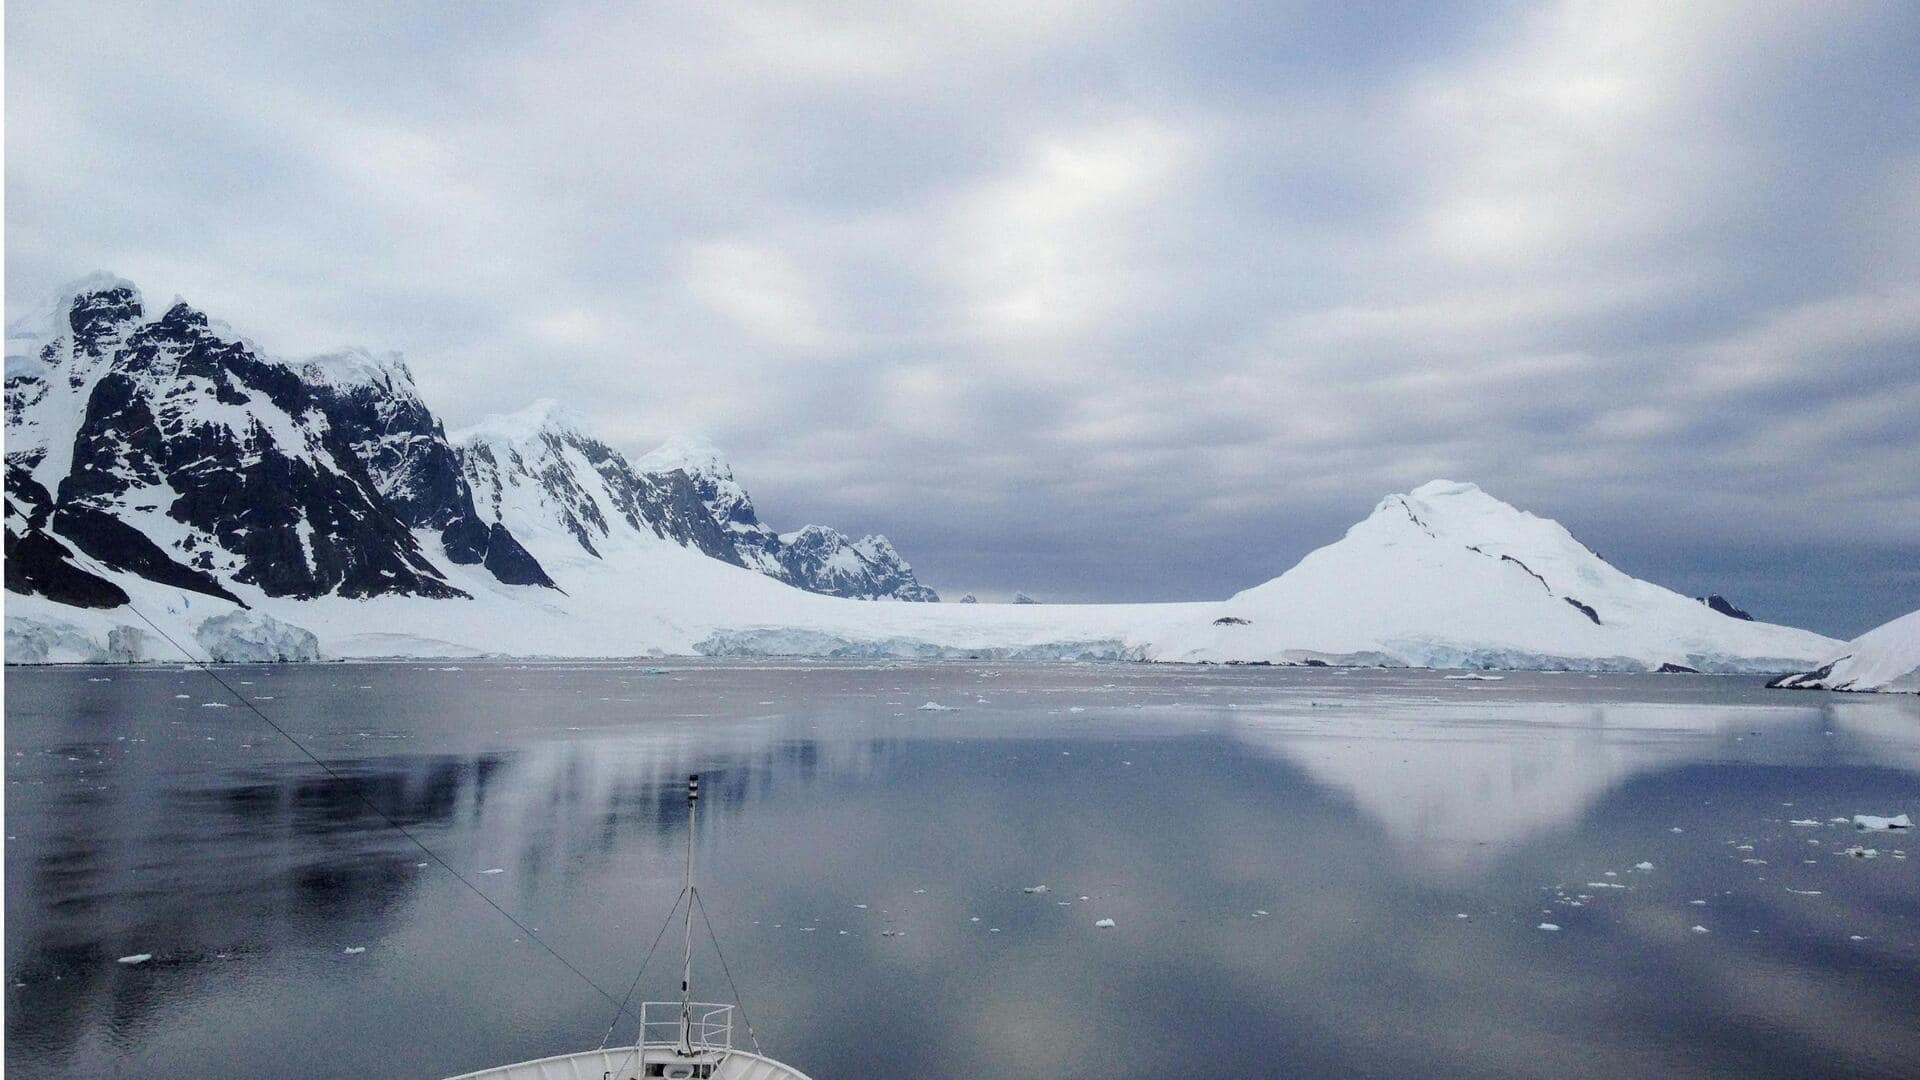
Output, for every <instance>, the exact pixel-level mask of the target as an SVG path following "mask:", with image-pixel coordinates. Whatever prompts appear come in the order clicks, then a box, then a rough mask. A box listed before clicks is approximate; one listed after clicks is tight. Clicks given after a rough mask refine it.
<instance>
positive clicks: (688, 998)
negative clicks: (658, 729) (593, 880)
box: [680, 773, 700, 1055]
mask: <svg viewBox="0 0 1920 1080" xmlns="http://www.w3.org/2000/svg"><path fill="white" fill-rule="evenodd" d="M699 806H700V774H698V773H695V774H693V775H691V776H689V777H687V887H686V889H685V892H686V895H687V922H686V945H687V949H686V953H685V954H684V957H683V959H682V961H681V966H680V1052H681V1053H682V1054H687V1055H692V1053H693V820H694V814H695V813H696V811H698V809H699Z"/></svg>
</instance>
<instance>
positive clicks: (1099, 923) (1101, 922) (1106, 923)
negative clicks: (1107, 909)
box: [1093, 919, 1113, 930]
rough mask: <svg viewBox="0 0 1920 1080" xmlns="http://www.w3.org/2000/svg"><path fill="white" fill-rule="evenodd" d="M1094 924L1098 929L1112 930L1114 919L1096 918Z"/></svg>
mask: <svg viewBox="0 0 1920 1080" xmlns="http://www.w3.org/2000/svg"><path fill="white" fill-rule="evenodd" d="M1093 925H1094V927H1095V928H1096V929H1100V930H1111V929H1113V920H1112V919H1095V920H1094V923H1093Z"/></svg>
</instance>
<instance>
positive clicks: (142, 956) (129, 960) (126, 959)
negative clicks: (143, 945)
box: [114, 952, 153, 967]
mask: <svg viewBox="0 0 1920 1080" xmlns="http://www.w3.org/2000/svg"><path fill="white" fill-rule="evenodd" d="M151 959H153V954H152V953H150V952H137V953H134V954H133V955H132V956H123V957H121V958H120V959H118V960H115V961H114V963H116V964H125V965H127V966H128V967H132V966H133V965H135V964H144V963H146V962H147V961H149V960H151Z"/></svg>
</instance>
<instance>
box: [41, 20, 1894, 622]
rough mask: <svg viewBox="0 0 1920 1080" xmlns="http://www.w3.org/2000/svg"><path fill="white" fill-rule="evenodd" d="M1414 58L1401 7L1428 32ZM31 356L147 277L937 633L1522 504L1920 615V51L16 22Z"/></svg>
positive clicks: (1282, 34)
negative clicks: (795, 545) (73, 312)
mask: <svg viewBox="0 0 1920 1080" xmlns="http://www.w3.org/2000/svg"><path fill="white" fill-rule="evenodd" d="M1416 7H1417V8H1419V10H1417V11H1416V10H1409V9H1413V8H1416ZM5 32H6V44H5V57H6V76H5V78H6V106H5V112H6V117H5V118H6V136H5V142H6V207H5V222H6V241H5V247H6V306H7V309H8V312H9V317H12V316H13V315H14V314H18V313H20V312H24V311H28V310H31V309H32V308H35V307H38V306H40V305H42V304H44V303H45V302H46V299H47V298H48V297H49V296H51V295H53V294H55V293H57V291H58V290H59V287H60V285H61V284H62V283H63V282H65V281H67V280H70V279H72V278H75V277H79V276H81V275H83V274H85V273H88V272H90V271H94V270H98V269H105V270H111V271H114V272H117V273H119V274H121V275H124V276H127V277H129V278H132V279H133V280H134V281H136V282H137V283H139V284H140V285H141V286H142V288H143V289H144V291H146V292H147V293H148V294H149V296H157V297H158V298H160V299H164V298H166V297H168V296H172V295H180V296H183V297H185V298H187V299H188V300H190V301H192V302H193V303H194V304H195V305H196V306H198V307H201V308H202V309H204V310H207V311H208V312H210V313H211V314H213V315H214V316H215V317H216V318H221V319H224V320H226V321H227V322H229V323H230V324H232V325H233V327H234V328H235V329H236V330H237V331H239V332H241V333H242V334H244V335H246V336H247V337H249V338H250V339H252V340H253V341H255V342H256V343H257V344H259V345H260V346H261V347H262V348H264V349H266V350H268V351H270V352H274V353H276V354H280V355H286V356H295V355H301V354H306V353H312V352H318V351H323V350H328V349H333V348H337V347H340V346H342V345H350V344H351V345H364V346H368V347H372V348H376V349H397V350H399V351H401V352H402V353H404V354H405V356H406V357H407V360H408V363H409V364H410V366H411V367H412V370H413V372H414V374H415V376H416V378H417V380H418V382H419V384H420V387H421V390H422V392H423V394H424V395H425V397H426V399H427V401H428V403H429V404H430V405H432V406H433V407H434V408H435V409H436V411H437V412H439V413H440V415H441V416H442V417H443V418H444V419H445V420H446V422H447V423H448V425H449V427H456V428H457V427H459V426H462V425H464V424H468V423H471V422H473V421H475V420H477V419H479V418H480V417H482V416H485V415H487V414H489V413H493V412H507V411H513V410H515V409H518V408H520V407H522V406H524V405H525V404H527V403H528V402H529V401H531V400H533V399H535V398H540V397H551V398H555V399H558V400H560V401H561V402H563V403H565V404H567V405H569V406H571V407H572V408H574V409H575V410H577V411H579V412H581V413H583V414H585V415H586V416H587V417H588V418H589V419H590V420H591V422H592V423H593V424H594V425H595V426H596V427H597V428H598V429H599V431H600V432H601V433H602V434H603V436H604V437H605V438H606V439H607V441H609V442H610V443H612V444H613V445H615V446H616V447H618V448H620V449H622V450H625V451H627V452H629V453H630V454H633V455H637V454H639V453H642V452H644V451H645V450H647V449H648V448H649V447H651V446H652V445H654V444H656V443H657V442H659V441H661V440H662V439H664V438H666V437H668V436H671V435H675V434H681V433H687V434H696V435H701V436H704V437H706V438H709V439H711V440H713V441H714V442H716V443H717V444H718V445H720V446H722V447H724V448H725V449H726V451H727V453H728V455H729V456H730V458H731V459H732V461H733V463H734V465H735V469H736V471H737V473H738V475H739V476H740V478H741V480H742V482H743V483H745V485H746V486H747V488H748V489H749V491H751V492H752V493H753V495H754V497H755V499H756V501H757V502H758V503H759V505H760V508H761V511H762V516H763V517H764V518H766V519H767V520H769V521H770V522H771V523H773V524H774V525H775V526H776V527H778V528H782V529H787V528H797V527H798V526H799V525H800V524H802V523H805V522H819V523H823V524H830V525H834V526H836V527H839V528H842V529H844V530H847V531H849V532H853V533H855V534H856V535H857V534H858V533H861V532H867V531H880V532H884V533H886V534H887V535H889V536H890V537H891V538H892V539H893V540H894V542H895V543H896V545H897V546H898V547H899V548H900V549H901V551H902V552H903V554H905V555H906V557H907V558H908V559H909V560H911V561H912V562H913V563H914V564H915V566H916V567H917V568H918V569H919V571H920V574H921V576H922V578H923V579H924V580H925V581H927V582H928V583H929V584H932V585H933V586H935V587H936V588H939V589H941V590H942V591H943V592H944V593H948V594H952V595H957V594H959V593H960V592H965V591H972V592H975V593H977V594H979V595H980V596H981V597H982V598H995V597H1001V596H1006V595H1009V594H1010V593H1011V592H1012V591H1014V590H1015V589H1023V590H1025V591H1027V592H1029V593H1031V594H1033V595H1035V596H1037V597H1040V598H1042V599H1045V600H1070V599H1072V600H1133V599H1200V598H1218V597H1224V596H1226V595H1229V594H1231V593H1233V592H1235V591H1237V590H1239V589H1242V588H1246V587H1249V586H1252V585H1255V584H1258V583H1259V582H1261V581H1264V580H1266V579H1268V578H1271V577H1273V576H1275V575H1277V574H1279V573H1281V572H1282V571H1284V570H1285V569H1287V568H1288V567H1289V566H1291V565H1292V564H1293V563H1294V562H1295V561H1297V560H1298V559H1299V558H1300V557H1301V556H1302V555H1304V554H1306V553H1307V552H1308V551H1310V550H1312V549H1313V548H1316V547H1319V546H1321V545H1323V544H1326V543H1330V542H1332V541H1334V540H1336V539H1337V538H1338V537H1339V536H1340V535H1341V533H1342V531H1343V530H1344V529H1345V528H1346V527H1347V526H1349V525H1351V524H1352V523H1353V522H1355V521H1357V520H1359V519H1360V518H1362V517H1364V516H1365V515H1366V514H1367V513H1368V512H1369V510H1370V509H1371V508H1372V507H1373V505H1374V504H1375V503H1376V502H1377V501H1378V500H1379V499H1380V498H1381V497H1382V496H1384V495H1386V494H1388V493H1390V492H1397V491H1405V490H1408V489H1410V488H1412V487H1414V486H1417V485H1419V484H1420V483H1423V482H1425V481H1427V480H1431V479H1434V478H1436V477H1446V478H1450V479H1455V480H1472V481H1475V482H1478V483H1479V484H1480V485H1481V486H1482V487H1484V488H1486V489H1487V490H1488V491H1490V492H1492V493H1493V494H1495V495H1497V496H1499V497H1501V498H1504V499H1506V500H1507V501H1509V502H1512V503H1514V504H1516V505H1518V506H1521V507H1524V508H1526V509H1530V510H1533V511H1535V512H1537V513H1540V514H1544V515H1547V516H1551V517H1554V518H1557V519H1559V520H1560V521H1561V522H1562V523H1564V524H1566V525H1567V526H1568V527H1569V528H1570V529H1572V530H1573V532H1574V533H1575V535H1577V536H1579V537H1580V538H1582V539H1583V540H1585V541H1586V542H1587V543H1588V544H1589V546H1591V547H1593V548H1594V549H1595V550H1597V551H1599V552H1600V553H1601V554H1602V555H1604V556H1606V557H1607V558H1608V559H1609V560H1611V561H1612V562H1613V563H1614V564H1615V565H1617V566H1620V567H1621V568H1622V569H1625V570H1627V571H1628V572H1630V573H1633V574H1636V575H1637V576H1640V577H1645V578H1648V579H1651V580H1654V581H1657V582H1660V583H1661V584H1664V585H1668V586H1670V587H1673V588H1676V589H1680V590H1682V591H1686V592H1688V593H1691V594H1697V593H1702V592H1706V591H1719V592H1723V593H1726V594H1728V595H1730V596H1731V597H1732V598H1733V599H1734V600H1735V601H1736V602H1737V603H1740V604H1742V605H1743V606H1745V607H1746V608H1748V609H1749V610H1751V611H1753V612H1754V613H1755V614H1756V615H1759V616H1761V617H1763V618H1768V619H1772V620H1777V621H1783V622H1788V623H1793V624H1797V625H1801V626H1806V627H1809V628H1812V629H1816V630H1821V631H1824V632H1827V633H1831V634H1836V635H1839V636H1851V635H1853V634H1856V633H1858V632H1860V631H1862V630H1865V629H1867V628H1869V627H1871V626H1873V625H1875V624H1877V623H1879V622H1882V621H1885V620H1886V619H1888V618H1891V617H1893V616H1895V615H1898V614H1901V613H1903V612H1906V611H1909V610H1912V609H1914V608H1916V607H1920V105H1916V104H1915V103H1916V102H1917V101H1920V65H1917V64H1915V63H1914V60H1913V58H1914V57H1915V56H1916V55H1920V8H1916V7H1914V6H1913V5H1909V4H1903V3H1885V4H1851V3H1844V2H1823V3H1819V4H1781V3H1760V4H1753V5H1747V4H1726V3H1716V2H1711V0H1698V2H1690V3H1686V4H1674V3H1670V2H1657V3H1645V4H1641V3H1633V2H1628V0H1610V2H1604V3H1567V4H1538V5H1522V4H1506V3H1488V4H1467V5H1458V6H1449V5H1378V6H1374V5H1360V4H1305V3H1299V4H1290V3H1259V4H1254V3H1227V4H1214V3H1204V2H1193V0H1183V2H1178V3H1167V4H1152V3H1137V4H1124V5H1116V4H1106V3H1096V2H1066V3H1048V2H1045V0H1019V2H1009V3H999V2H994V0H965V2H957V3H943V2H939V0H931V2H924V3H917V4H911V5H900V4H893V3H872V4H867V3H860V2H840V3H834V4H818V5H807V4H785V3H750V4H727V3H712V4H629V3H619V4H587V5H581V4H568V3H547V4H539V5H525V6H519V5H512V4H487V5H451V4H386V3H382V4H373V5H366V6H355V5H351V4H329V5H288V4H280V3H271V4H267V3H262V4H206V5H197V4H184V5H172V4H170V5H165V6H162V5H145V4H128V5H112V4H75V3H60V2H39V3H35V2H17V3H9V4H8V5H7V9H6V24H5Z"/></svg>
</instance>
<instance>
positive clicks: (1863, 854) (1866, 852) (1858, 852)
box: [1846, 846, 1880, 859]
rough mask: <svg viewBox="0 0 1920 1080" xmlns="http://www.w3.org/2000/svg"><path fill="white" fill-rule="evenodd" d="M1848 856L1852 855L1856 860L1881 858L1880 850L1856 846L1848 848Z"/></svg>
mask: <svg viewBox="0 0 1920 1080" xmlns="http://www.w3.org/2000/svg"><path fill="white" fill-rule="evenodd" d="M1846 854H1848V855H1851V856H1853V857H1854V858H1856V859H1877V858H1879V857H1880V849H1879V848H1870V847H1858V846H1855V847H1850V848H1848V849H1847V850H1846Z"/></svg>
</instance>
